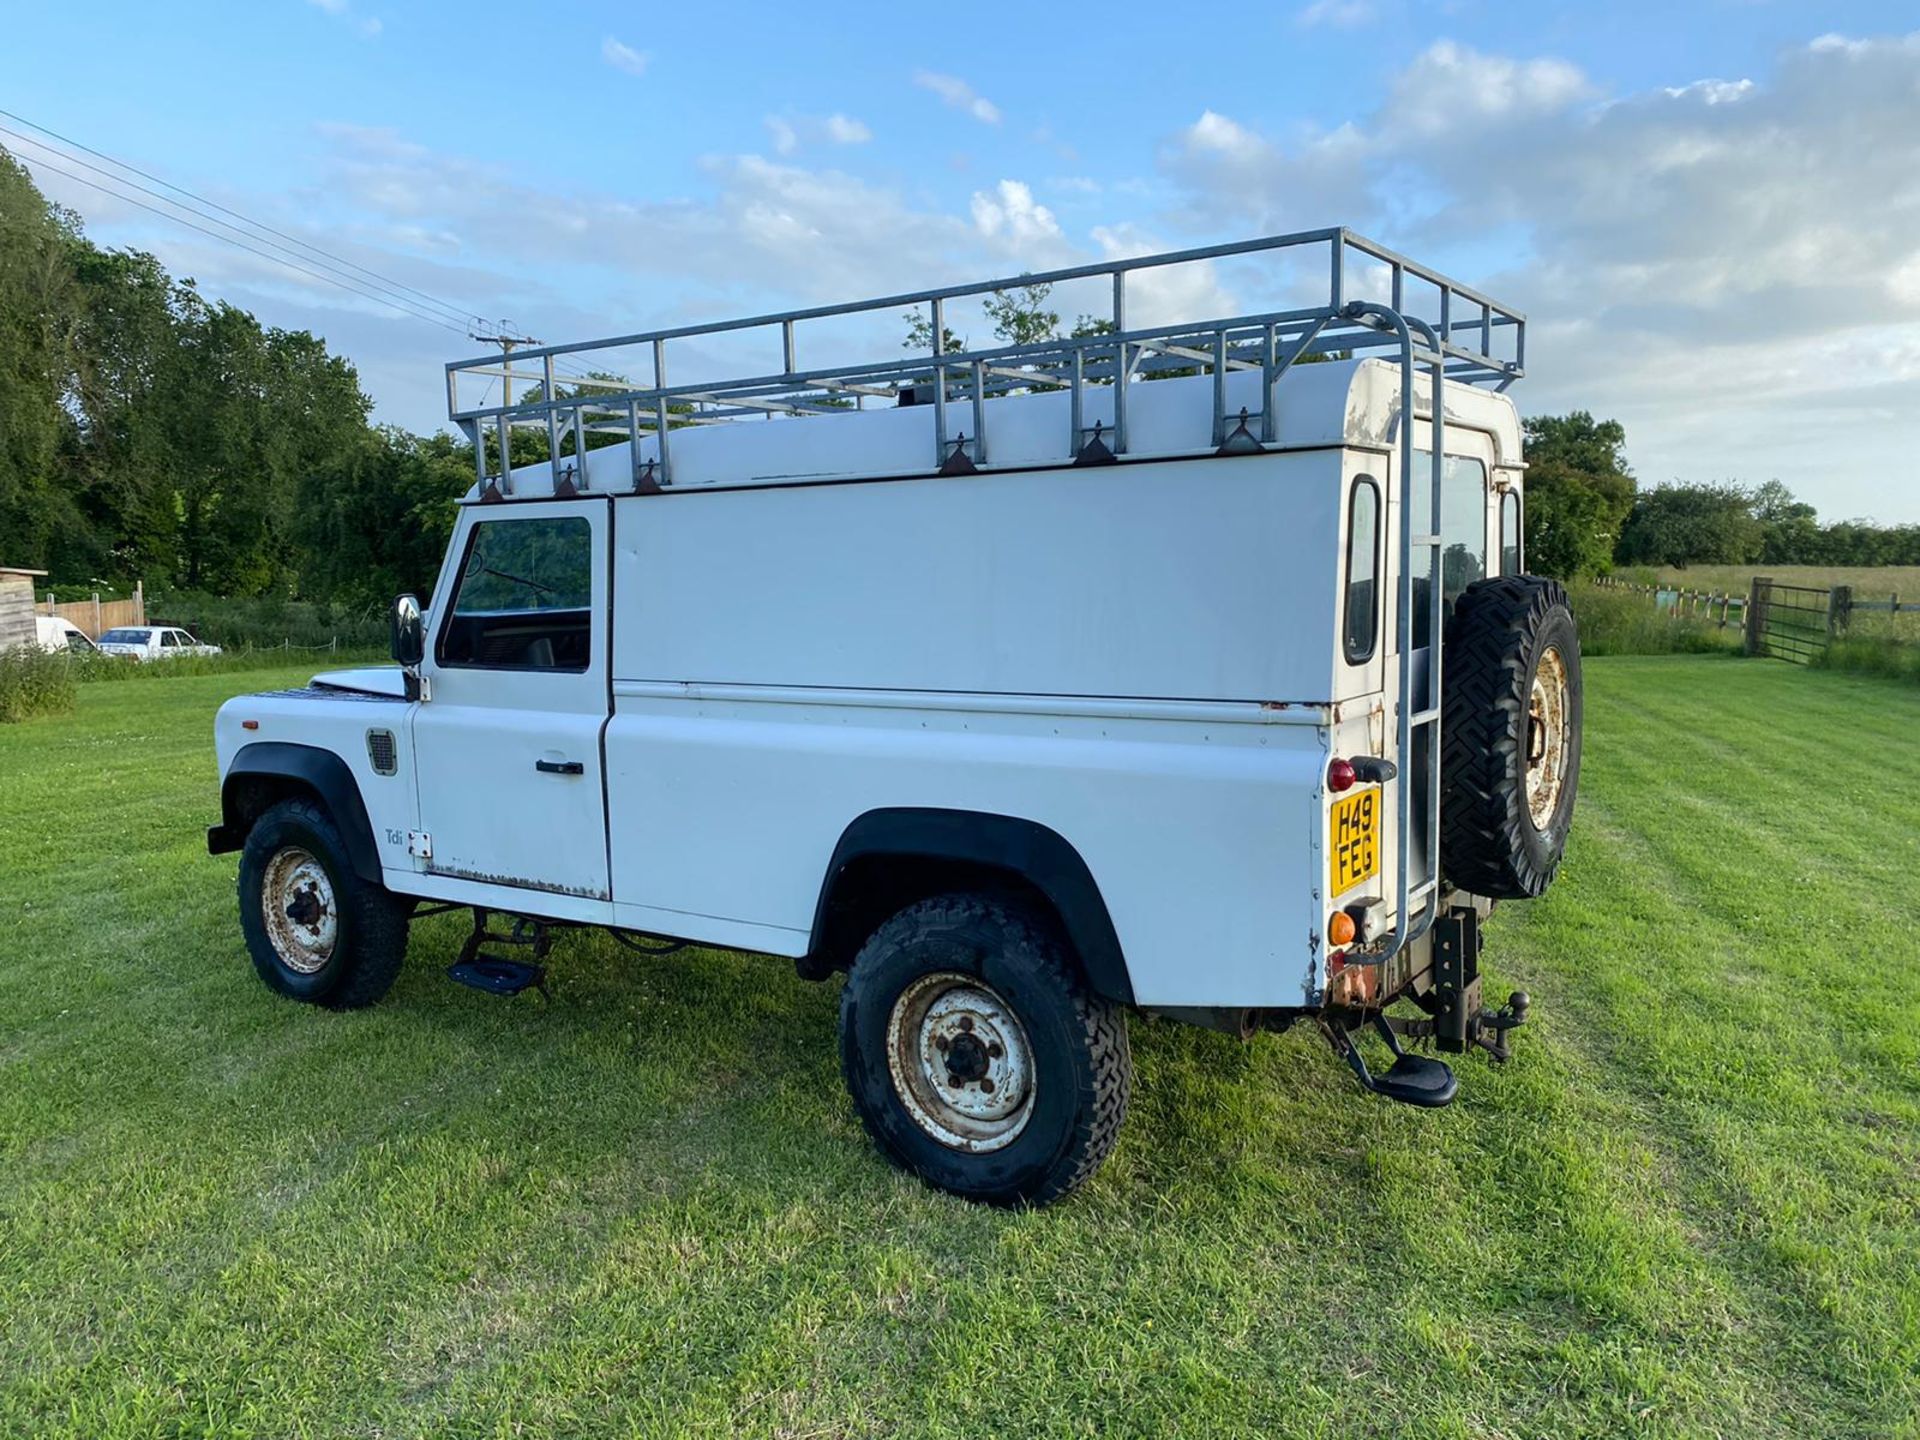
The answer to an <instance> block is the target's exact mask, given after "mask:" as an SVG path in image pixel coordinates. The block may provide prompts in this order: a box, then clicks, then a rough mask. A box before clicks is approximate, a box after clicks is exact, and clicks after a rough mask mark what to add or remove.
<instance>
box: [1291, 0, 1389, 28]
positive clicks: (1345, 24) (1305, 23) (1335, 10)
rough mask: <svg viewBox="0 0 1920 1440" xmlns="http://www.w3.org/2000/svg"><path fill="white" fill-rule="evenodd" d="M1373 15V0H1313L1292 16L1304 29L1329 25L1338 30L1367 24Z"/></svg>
mask: <svg viewBox="0 0 1920 1440" xmlns="http://www.w3.org/2000/svg"><path fill="white" fill-rule="evenodd" d="M1374 15H1375V11H1374V7H1373V0H1313V3H1312V4H1311V5H1308V6H1307V7H1306V8H1304V9H1303V10H1301V11H1300V12H1299V14H1297V15H1295V16H1294V17H1293V18H1294V23H1295V24H1297V25H1300V26H1301V27H1303V28H1306V29H1311V28H1313V27H1314V26H1316V25H1329V26H1332V27H1333V28H1335V29H1338V30H1351V29H1353V28H1354V27H1356V26H1360V25H1365V24H1367V23H1368V22H1370V21H1371V20H1372V19H1373V18H1374Z"/></svg>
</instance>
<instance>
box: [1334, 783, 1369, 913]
mask: <svg viewBox="0 0 1920 1440" xmlns="http://www.w3.org/2000/svg"><path fill="white" fill-rule="evenodd" d="M1327 829H1328V834H1327V854H1328V856H1329V858H1330V860H1331V868H1332V871H1333V889H1332V892H1331V893H1332V894H1335V895H1339V894H1342V893H1344V892H1345V891H1348V890H1351V889H1352V888H1353V887H1354V886H1356V885H1358V884H1359V883H1360V882H1361V881H1362V880H1369V879H1371V878H1372V877H1373V876H1374V875H1376V874H1378V873H1379V871H1380V792H1379V791H1378V790H1361V791H1359V792H1357V793H1355V794H1352V795H1349V796H1347V797H1346V798H1345V799H1342V800H1336V801H1335V802H1334V805H1333V816H1332V820H1331V822H1330V824H1329V825H1328V827H1327Z"/></svg>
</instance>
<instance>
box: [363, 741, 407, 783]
mask: <svg viewBox="0 0 1920 1440" xmlns="http://www.w3.org/2000/svg"><path fill="white" fill-rule="evenodd" d="M367 758H368V759H370V760H372V761H373V773H374V774H376V775H391V774H393V773H394V772H395V771H397V770H399V768H400V762H399V759H398V757H397V756H396V754H395V751H394V747H393V732H392V731H391V730H369V731H367Z"/></svg>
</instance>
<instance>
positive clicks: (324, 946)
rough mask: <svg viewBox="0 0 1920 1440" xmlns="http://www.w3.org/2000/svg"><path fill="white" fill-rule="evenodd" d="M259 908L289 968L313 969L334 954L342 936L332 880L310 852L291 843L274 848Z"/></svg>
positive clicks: (275, 950) (300, 971)
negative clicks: (281, 848) (278, 848)
mask: <svg viewBox="0 0 1920 1440" xmlns="http://www.w3.org/2000/svg"><path fill="white" fill-rule="evenodd" d="M260 913H261V916H262V918H264V919H265V921H266V923H267V938H268V939H269V940H270V941H272V942H273V953H274V954H276V955H278V956H279V957H280V962H281V963H282V964H283V965H285V966H286V967H287V968H288V969H289V970H292V971H295V972H297V973H298V974H301V975H312V974H314V973H315V972H316V971H318V970H319V969H320V968H321V967H322V966H323V965H325V964H326V963H327V961H329V960H331V959H332V958H333V947H334V945H335V943H336V942H337V941H338V940H339V937H340V912H339V910H338V908H337V907H336V906H335V904H334V898H333V881H332V880H330V879H328V878H327V870H326V867H325V866H324V865H322V864H321V863H320V862H319V861H318V860H317V859H315V858H314V857H313V855H312V854H310V853H309V852H307V851H305V850H302V849H301V848H300V847H299V846H297V845H289V846H287V847H286V848H285V849H284V850H279V851H276V852H275V853H274V857H273V858H272V859H271V860H269V861H268V862H267V873H266V875H265V877H264V878H263V879H262V880H261V883H260Z"/></svg>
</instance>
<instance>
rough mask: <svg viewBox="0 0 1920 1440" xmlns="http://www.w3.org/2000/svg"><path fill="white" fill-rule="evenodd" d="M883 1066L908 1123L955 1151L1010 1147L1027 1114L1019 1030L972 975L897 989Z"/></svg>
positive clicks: (1025, 1053) (1027, 1055)
mask: <svg viewBox="0 0 1920 1440" xmlns="http://www.w3.org/2000/svg"><path fill="white" fill-rule="evenodd" d="M887 1069H888V1071H889V1072H890V1073H891V1075H892V1077H893V1089H894V1093H895V1094H896V1095H898V1096H899V1097H900V1103H901V1105H903V1106H904V1107H905V1108H906V1111H907V1114H908V1115H909V1116H910V1117H912V1119H913V1123H914V1124H915V1125H917V1126H919V1127H920V1129H921V1130H923V1131H925V1132H926V1133H927V1134H928V1135H930V1136H932V1137H933V1138H934V1139H935V1140H938V1141H939V1142H940V1143H941V1144H942V1145H946V1146H950V1147H951V1148H953V1149H955V1150H964V1151H966V1152H968V1153H969V1154H976V1155H977V1154H984V1153H987V1152H990V1151H994V1150H999V1149H1002V1148H1004V1147H1005V1146H1008V1145H1011V1144H1012V1143H1013V1142H1014V1141H1015V1140H1016V1139H1017V1138H1019V1135H1020V1132H1021V1131H1023V1130H1025V1129H1026V1128H1027V1121H1028V1120H1029V1119H1030V1118H1031V1117H1032V1115H1033V1094H1034V1068H1033V1047H1032V1045H1031V1044H1029V1043H1028V1040H1027V1031H1026V1027H1025V1026H1023V1025H1022V1024H1021V1023H1020V1019H1019V1017H1018V1016H1017V1015H1015V1014H1014V1013H1013V1009H1012V1007H1010V1006H1009V1005H1008V1004H1007V1002H1006V1001H1005V1000H1003V999H1001V998H1000V996H999V994H998V993H997V992H996V991H995V990H994V989H993V988H992V987H991V986H989V985H987V984H985V983H984V982H982V981H981V980H979V979H978V978H977V977H975V976H972V975H961V974H958V973H955V972H952V971H938V972H936V973H934V974H930V975H922V976H921V977H919V978H918V979H917V980H915V981H914V982H913V983H912V984H911V985H909V986H907V988H906V989H905V990H903V991H901V992H900V998H899V999H897V1000H895V1001H894V1002H893V1011H892V1013H891V1014H890V1015H889V1016H888V1017H887Z"/></svg>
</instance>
